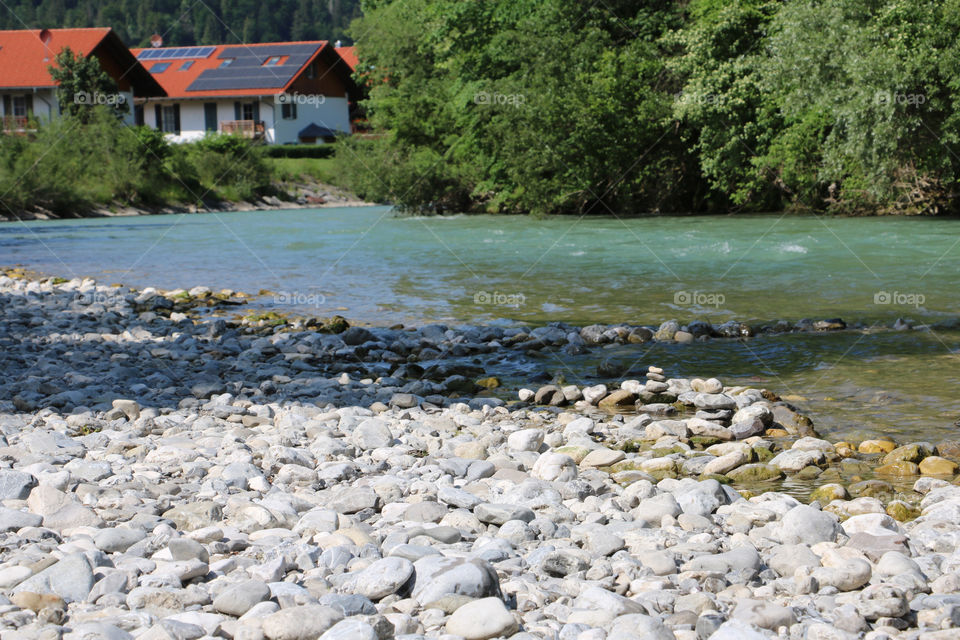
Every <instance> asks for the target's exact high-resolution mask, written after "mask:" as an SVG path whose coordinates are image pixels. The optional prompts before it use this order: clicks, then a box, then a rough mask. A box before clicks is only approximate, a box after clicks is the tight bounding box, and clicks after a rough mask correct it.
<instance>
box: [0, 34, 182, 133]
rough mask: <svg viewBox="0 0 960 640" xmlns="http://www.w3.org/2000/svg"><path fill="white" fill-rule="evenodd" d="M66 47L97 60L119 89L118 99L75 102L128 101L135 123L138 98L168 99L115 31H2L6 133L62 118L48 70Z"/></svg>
mask: <svg viewBox="0 0 960 640" xmlns="http://www.w3.org/2000/svg"><path fill="white" fill-rule="evenodd" d="M66 47H70V49H71V50H72V51H73V52H74V53H75V54H78V55H83V56H86V57H88V58H89V57H94V58H96V59H97V60H99V62H100V66H102V67H103V69H104V71H106V72H107V74H108V75H109V76H110V77H111V78H113V80H114V82H116V83H117V87H118V88H119V92H118V93H117V94H116V95H110V96H89V95H83V96H76V97H75V99H76V100H85V101H87V102H88V103H89V104H94V103H104V104H107V103H109V102H110V101H125V102H126V103H127V104H129V105H131V108H130V109H129V113H128V114H127V116H126V117H127V119H128V122H130V123H131V124H132V123H133V121H134V113H133V112H134V110H133V107H132V105H133V102H134V98H140V97H148V96H149V97H155V96H162V95H164V92H163V88H162V87H161V86H160V85H159V84H158V83H157V81H156V80H154V78H153V77H152V76H151V75H150V74H149V73H148V72H147V70H146V69H145V68H144V67H143V65H141V64H140V63H139V62H138V61H137V59H136V58H135V57H134V56H133V54H132V53H130V50H129V49H128V48H127V46H126V45H125V44H124V43H123V41H122V40H120V37H119V36H117V34H116V33H114V32H113V30H112V29H108V28H97V29H43V30H39V29H23V30H16V31H0V116H2V124H3V130H4V131H24V130H26V129H27V128H28V123H29V122H30V120H31V118H36V120H37V121H44V120H46V121H50V120H51V119H52V118H56V117H59V115H60V112H61V109H60V105H59V104H58V102H57V95H56V83H55V82H54V80H53V78H52V77H51V76H50V71H49V69H48V67H49V66H51V65H53V64H54V60H55V58H56V56H57V54H58V53H60V52H61V51H62V50H63V49H64V48H66Z"/></svg>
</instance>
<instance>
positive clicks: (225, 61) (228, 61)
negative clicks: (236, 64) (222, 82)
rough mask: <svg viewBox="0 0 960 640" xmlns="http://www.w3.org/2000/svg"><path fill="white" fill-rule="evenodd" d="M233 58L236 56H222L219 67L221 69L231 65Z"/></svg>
mask: <svg viewBox="0 0 960 640" xmlns="http://www.w3.org/2000/svg"><path fill="white" fill-rule="evenodd" d="M235 59H236V58H224V59H223V62H221V63H220V68H221V69H225V68H227V67H229V66H230V65H231V63H233V61H234V60H235Z"/></svg>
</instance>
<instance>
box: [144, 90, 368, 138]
mask: <svg viewBox="0 0 960 640" xmlns="http://www.w3.org/2000/svg"><path fill="white" fill-rule="evenodd" d="M309 98H313V97H312V96H310V97H309ZM301 99H302V102H300V103H298V104H297V117H296V119H291V120H284V119H283V118H282V117H281V114H282V106H281V104H280V103H279V102H277V101H276V100H275V99H274V98H273V97H272V96H271V97H270V98H261V99H260V100H259V103H260V120H261V121H262V122H263V125H264V137H265V142H267V143H268V144H291V143H297V142H300V140H299V138H298V137H297V134H298V133H299V132H300V131H301V130H302V129H303V128H304V127H306V126H307V125H309V124H311V123H314V124H317V125H320V126H321V127H327V128H328V129H333V130H335V131H342V132H343V133H350V109H349V105H348V103H347V99H346V98H324V99H323V100H322V102H321V101H319V100H313V99H308V98H307V97H304V96H301ZM255 101H256V100H253V99H251V98H225V99H220V100H184V101H180V102H174V101H147V102H146V103H145V104H144V105H143V121H144V124H145V125H147V126H150V127H153V128H154V129H159V128H160V127H159V123H158V122H157V119H156V105H157V104H160V105H165V106H170V105H173V104H179V105H180V133H179V135H177V134H172V133H168V134H167V135H166V138H167V140H169V141H170V142H176V143H179V142H190V141H193V140H198V139H200V138H202V137H204V136H205V135H206V134H207V131H206V128H205V127H206V119H205V116H204V111H203V105H204V104H205V103H207V102H216V103H217V127H218V129H219V126H220V123H222V122H229V121H232V120H234V119H235V112H234V103H235V102H255Z"/></svg>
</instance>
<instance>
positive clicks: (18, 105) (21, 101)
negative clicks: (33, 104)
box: [13, 96, 27, 116]
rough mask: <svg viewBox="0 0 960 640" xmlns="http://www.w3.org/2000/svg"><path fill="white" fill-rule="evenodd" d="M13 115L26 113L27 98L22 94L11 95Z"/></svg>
mask: <svg viewBox="0 0 960 640" xmlns="http://www.w3.org/2000/svg"><path fill="white" fill-rule="evenodd" d="M13 115H15V116H25V115H27V99H26V98H25V97H24V96H13Z"/></svg>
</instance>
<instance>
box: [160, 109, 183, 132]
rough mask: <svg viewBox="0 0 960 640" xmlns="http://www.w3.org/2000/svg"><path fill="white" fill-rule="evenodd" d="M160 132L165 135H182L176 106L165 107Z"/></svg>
mask: <svg viewBox="0 0 960 640" xmlns="http://www.w3.org/2000/svg"><path fill="white" fill-rule="evenodd" d="M162 117H163V119H162V122H161V123H160V130H161V131H163V132H164V133H180V131H179V129H178V127H177V119H178V118H177V108H176V106H174V105H170V106H164V107H163V111H162Z"/></svg>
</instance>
